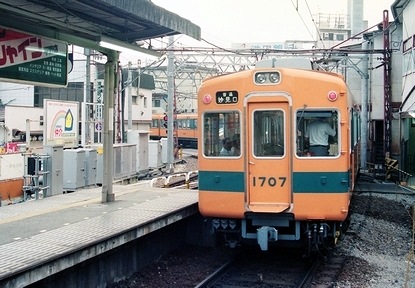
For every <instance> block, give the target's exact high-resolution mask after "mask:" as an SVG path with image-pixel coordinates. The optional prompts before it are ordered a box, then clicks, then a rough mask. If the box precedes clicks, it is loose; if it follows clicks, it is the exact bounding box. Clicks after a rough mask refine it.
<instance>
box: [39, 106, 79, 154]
mask: <svg viewBox="0 0 415 288" xmlns="http://www.w3.org/2000/svg"><path fill="white" fill-rule="evenodd" d="M43 104H44V105H43V107H44V113H45V115H44V119H45V131H44V135H45V136H46V137H43V145H51V146H52V145H63V147H64V148H75V147H78V145H79V143H78V141H79V140H78V138H79V130H78V126H79V123H78V122H79V107H78V106H79V103H78V102H71V101H57V100H48V99H45V100H44V103H43Z"/></svg>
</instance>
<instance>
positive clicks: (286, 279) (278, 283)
mask: <svg viewBox="0 0 415 288" xmlns="http://www.w3.org/2000/svg"><path fill="white" fill-rule="evenodd" d="M270 252H271V253H261V252H260V251H258V250H255V249H254V250H250V251H248V252H246V251H244V252H242V253H241V254H239V255H237V256H236V257H235V258H234V259H232V260H231V261H228V262H226V263H224V264H223V265H222V266H221V267H220V268H219V269H217V270H216V271H215V272H214V273H212V274H211V275H209V276H208V277H207V278H206V279H204V280H203V281H201V282H200V283H199V284H198V285H197V286H196V287H197V288H208V287H215V288H217V287H287V288H288V287H289V288H297V287H312V284H311V281H315V280H314V279H315V275H316V272H317V271H318V269H319V267H320V266H321V263H322V262H321V258H320V257H313V258H303V257H302V253H301V252H300V251H294V252H293V251H291V252H290V251H281V250H278V251H270Z"/></svg>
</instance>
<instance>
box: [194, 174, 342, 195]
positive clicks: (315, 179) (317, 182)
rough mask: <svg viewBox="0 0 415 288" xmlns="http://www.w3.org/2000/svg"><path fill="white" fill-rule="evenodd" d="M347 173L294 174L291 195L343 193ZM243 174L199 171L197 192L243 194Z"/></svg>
mask: <svg viewBox="0 0 415 288" xmlns="http://www.w3.org/2000/svg"><path fill="white" fill-rule="evenodd" d="M349 175H350V174H349V173H348V172H294V173H293V187H292V188H293V189H292V191H293V193H345V192H347V191H348V189H349V182H350V178H349ZM244 179H245V178H244V173H243V172H229V171H199V190H204V191H218V192H221V191H225V192H245V181H244ZM287 184H288V183H287Z"/></svg>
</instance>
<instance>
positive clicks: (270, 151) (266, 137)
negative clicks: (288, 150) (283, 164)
mask: <svg viewBox="0 0 415 288" xmlns="http://www.w3.org/2000/svg"><path fill="white" fill-rule="evenodd" d="M253 121H254V123H253V127H254V129H253V137H254V138H253V143H254V145H253V149H254V151H253V152H254V155H255V156H256V157H281V156H283V155H284V151H285V149H284V147H285V136H284V135H285V131H284V127H285V125H284V112H283V111H282V110H263V111H261V110H259V111H255V112H254V117H253Z"/></svg>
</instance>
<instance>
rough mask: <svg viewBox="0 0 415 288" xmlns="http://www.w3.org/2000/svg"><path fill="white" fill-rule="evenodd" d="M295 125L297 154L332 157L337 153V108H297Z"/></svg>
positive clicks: (301, 155)
mask: <svg viewBox="0 0 415 288" xmlns="http://www.w3.org/2000/svg"><path fill="white" fill-rule="evenodd" d="M296 127H297V137H296V147H297V148H296V149H297V156H300V157H332V156H338V155H339V145H338V143H339V141H338V131H339V115H338V111H337V110H328V109H325V110H311V109H308V110H298V111H297V121H296Z"/></svg>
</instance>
